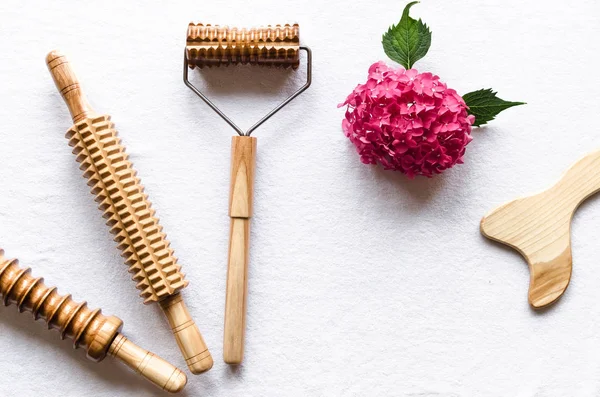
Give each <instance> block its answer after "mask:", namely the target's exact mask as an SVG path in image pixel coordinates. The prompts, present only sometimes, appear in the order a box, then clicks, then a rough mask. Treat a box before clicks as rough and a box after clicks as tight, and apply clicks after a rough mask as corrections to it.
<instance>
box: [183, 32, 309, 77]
mask: <svg viewBox="0 0 600 397" xmlns="http://www.w3.org/2000/svg"><path fill="white" fill-rule="evenodd" d="M299 51H300V28H299V26H298V25H297V24H294V25H288V24H286V25H274V26H271V25H269V26H267V27H260V28H250V29H238V28H229V27H228V26H219V25H214V26H213V25H204V24H201V23H199V24H194V23H190V24H189V26H188V32H187V40H186V56H187V59H188V64H189V66H190V67H191V68H194V67H195V66H198V67H201V68H202V67H205V66H221V65H230V64H237V63H241V64H252V65H262V66H278V67H284V68H288V67H291V68H293V69H297V68H298V66H299V65H300V56H299Z"/></svg>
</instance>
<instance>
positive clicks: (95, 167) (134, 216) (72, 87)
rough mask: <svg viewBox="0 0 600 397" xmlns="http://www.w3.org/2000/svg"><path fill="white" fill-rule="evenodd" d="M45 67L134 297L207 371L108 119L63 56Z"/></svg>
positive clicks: (160, 239)
mask: <svg viewBox="0 0 600 397" xmlns="http://www.w3.org/2000/svg"><path fill="white" fill-rule="evenodd" d="M46 62H47V64H48V69H49V70H50V73H51V74H52V77H53V78H54V82H55V83H56V87H57V88H58V90H59V91H60V93H61V95H62V97H63V99H64V100H65V103H66V104H67V106H68V108H69V111H70V112H71V116H72V117H73V122H74V123H75V125H74V126H73V127H71V128H70V129H69V131H68V132H67V138H68V139H69V145H70V146H72V147H74V149H73V153H74V154H75V155H76V156H77V161H78V162H80V163H81V167H80V168H81V170H83V175H84V177H85V178H87V179H88V185H89V186H90V187H91V192H92V194H93V195H94V196H96V202H98V203H99V207H98V208H99V209H100V210H101V211H102V212H103V216H104V218H105V219H107V221H106V224H107V225H108V226H109V227H110V232H111V233H112V234H114V235H115V238H114V240H115V241H116V242H117V246H118V248H119V249H120V250H121V251H122V256H123V258H125V263H126V264H127V265H128V266H129V271H130V273H132V274H133V280H135V281H136V282H137V285H136V287H137V288H138V289H139V290H141V293H140V296H141V297H142V298H144V303H145V304H148V303H151V302H159V303H160V307H161V308H162V309H163V311H164V312H165V315H166V316H167V319H168V320H169V323H170V325H171V329H172V331H173V334H174V335H175V338H176V340H177V344H178V345H179V348H180V349H181V352H182V353H183V356H184V358H185V360H186V363H187V365H188V367H189V369H190V371H191V372H192V373H194V374H199V373H202V372H204V371H207V370H209V369H210V368H211V367H212V365H213V359H212V357H211V355H210V352H209V351H208V348H207V347H206V344H205V343H204V340H203V339H202V335H201V334H200V331H199V330H198V327H197V326H196V324H195V323H194V320H192V318H191V316H190V314H189V312H188V309H187V307H186V305H185V303H184V302H183V298H182V296H181V294H180V291H181V290H182V289H183V288H184V287H186V286H187V284H188V282H187V281H186V280H185V276H184V274H183V273H181V270H180V266H179V265H178V264H177V259H176V258H175V257H174V256H173V250H172V249H171V248H170V243H169V241H167V239H166V235H165V234H164V233H163V232H162V226H160V225H159V222H158V218H156V217H155V216H154V210H153V209H152V207H151V204H150V202H149V201H148V196H147V195H146V194H145V193H144V188H143V187H142V185H141V184H140V180H139V178H137V177H136V174H137V173H136V172H135V171H134V170H133V166H132V164H131V162H130V161H129V160H128V155H127V154H126V153H125V148H124V147H123V146H122V145H121V141H120V139H119V138H118V137H117V131H116V130H115V128H114V124H113V123H112V122H111V119H110V116H108V115H99V114H97V113H96V112H95V111H94V110H92V108H91V106H90V105H89V103H88V102H87V99H86V98H85V96H84V95H83V92H82V90H81V87H80V85H79V81H78V80H77V78H76V76H75V74H74V72H73V70H72V69H71V66H70V64H69V62H68V61H67V59H66V58H65V56H64V55H62V54H60V53H59V52H57V51H52V52H51V53H50V54H48V57H47V58H46Z"/></svg>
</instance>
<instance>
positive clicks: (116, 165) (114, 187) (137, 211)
mask: <svg viewBox="0 0 600 397" xmlns="http://www.w3.org/2000/svg"><path fill="white" fill-rule="evenodd" d="M67 138H68V139H69V145H70V146H72V147H73V148H74V149H73V153H74V154H75V155H76V156H77V161H78V162H79V163H81V166H80V169H81V170H83V176H84V177H85V178H87V179H88V185H89V186H90V187H91V192H92V194H93V195H95V196H96V202H98V204H99V205H98V208H99V209H100V210H101V211H102V212H103V216H104V218H105V219H106V224H107V225H108V226H109V227H110V232H111V233H112V234H114V235H115V237H114V240H115V241H116V242H117V246H118V248H119V249H120V250H121V256H123V258H124V259H125V264H126V265H128V266H129V272H130V273H132V274H133V279H134V280H135V281H136V282H137V285H136V287H137V288H138V289H139V290H140V291H141V293H140V296H141V297H142V298H144V303H150V302H156V301H160V300H162V299H164V298H166V297H168V296H170V295H173V294H175V293H176V292H178V291H179V290H181V289H182V288H184V287H186V286H187V281H186V280H185V275H184V274H183V273H181V271H180V269H181V266H179V265H178V264H177V258H175V256H173V250H172V249H171V248H170V243H169V241H167V239H166V235H165V234H164V233H163V232H162V226H160V225H159V222H158V219H157V218H156V217H155V216H154V210H153V209H152V207H151V204H150V202H149V201H148V196H147V195H146V194H145V193H144V187H143V186H142V185H141V184H140V180H139V178H138V177H137V176H136V172H135V171H134V170H133V168H132V164H131V162H130V161H129V159H128V155H127V153H125V148H124V147H123V146H122V145H121V140H120V139H119V138H118V137H117V131H116V130H115V128H114V124H113V123H112V122H111V121H110V116H108V115H103V116H98V117H94V118H86V119H83V120H81V121H79V122H78V123H76V124H75V125H74V126H73V127H71V129H70V130H69V131H68V132H67Z"/></svg>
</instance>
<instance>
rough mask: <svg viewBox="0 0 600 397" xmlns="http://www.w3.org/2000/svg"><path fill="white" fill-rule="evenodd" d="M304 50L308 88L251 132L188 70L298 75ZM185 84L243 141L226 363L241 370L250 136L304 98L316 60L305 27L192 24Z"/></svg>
mask: <svg viewBox="0 0 600 397" xmlns="http://www.w3.org/2000/svg"><path fill="white" fill-rule="evenodd" d="M300 50H304V51H306V53H307V72H306V77H307V81H306V83H305V84H304V85H303V86H302V87H300V88H299V89H298V90H297V91H296V92H295V93H293V94H292V95H291V96H290V97H288V98H287V99H286V100H285V101H283V102H282V103H281V104H280V105H279V106H277V107H276V108H275V109H273V110H272V111H271V112H269V113H268V114H267V115H266V116H264V117H263V118H262V119H260V120H259V121H258V122H257V123H256V124H254V125H253V126H252V127H251V128H250V129H249V130H247V131H246V132H244V131H242V130H241V129H240V128H239V127H238V126H237V125H236V124H235V123H234V122H233V121H231V120H230V119H229V118H228V117H227V116H226V115H225V114H224V113H223V112H222V111H221V110H219V108H217V106H215V104H213V103H212V102H211V101H210V100H209V99H208V98H207V97H206V96H205V95H204V94H203V93H202V92H200V91H199V90H198V89H197V88H196V87H195V86H194V85H192V84H191V83H190V81H189V79H188V68H190V69H193V68H195V67H196V66H198V67H200V68H203V67H205V66H208V67H212V66H222V65H232V64H250V65H259V66H274V67H283V68H292V69H297V68H298V66H299V65H300ZM183 80H184V82H185V84H186V85H187V86H188V87H189V88H190V89H191V90H192V91H194V92H195V93H196V94H197V95H198V96H199V97H200V98H201V99H202V100H203V101H204V102H206V103H207V104H208V105H209V106H210V107H211V108H212V109H213V110H214V111H215V112H217V114H219V116H221V117H222V118H223V120H225V121H226V122H227V123H228V124H229V125H230V126H231V127H232V128H233V129H234V130H235V131H236V132H237V133H238V135H239V136H234V137H233V138H232V141H231V186H230V193H229V216H230V217H231V221H230V234H229V261H228V262H229V263H228V267H227V293H226V301H225V328H224V337H223V358H224V360H225V362H227V363H229V364H240V363H241V362H242V359H243V355H244V333H245V328H246V326H245V323H246V302H247V288H248V257H249V252H250V251H249V248H250V217H251V216H252V201H253V198H252V197H253V186H254V169H255V164H256V138H254V137H251V136H250V134H251V133H252V131H254V130H255V129H256V128H258V127H259V126H260V125H261V124H262V123H264V122H265V121H267V120H268V119H269V118H270V117H271V116H273V115H274V114H275V113H277V112H278V111H279V110H281V108H283V107H284V106H285V105H287V104H288V103H289V102H290V101H292V100H293V99H294V98H296V97H297V96H298V95H300V94H301V93H302V92H304V91H305V90H306V89H307V88H308V87H309V86H310V84H311V81H312V54H311V51H310V49H309V48H308V47H302V46H300V36H299V27H298V25H297V24H295V25H275V26H268V27H263V28H252V29H237V28H229V27H221V26H218V25H215V26H211V25H203V24H193V23H190V24H189V26H188V31H187V40H186V49H185V56H184V65H183Z"/></svg>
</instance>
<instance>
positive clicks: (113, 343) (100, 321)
mask: <svg viewBox="0 0 600 397" xmlns="http://www.w3.org/2000/svg"><path fill="white" fill-rule="evenodd" d="M0 298H2V301H3V303H4V306H8V305H9V304H15V305H16V306H17V309H18V310H19V312H24V311H28V312H31V313H32V314H33V318H34V320H37V319H39V318H42V319H44V320H45V321H46V323H47V324H48V329H50V328H54V329H56V330H58V331H59V332H60V336H61V338H62V339H65V338H69V339H71V340H72V341H73V346H74V347H75V348H79V347H81V348H83V349H85V350H86V352H87V357H88V358H89V359H90V360H92V361H101V360H103V359H104V358H105V357H106V355H107V354H108V355H110V356H113V357H116V358H118V359H119V360H121V361H122V362H123V363H124V364H125V365H127V366H128V367H130V368H131V369H133V370H134V371H135V372H137V373H138V374H140V375H142V376H143V377H145V378H146V379H148V380H149V381H150V382H152V383H154V384H155V385H156V386H158V387H160V388H161V389H163V390H166V391H168V392H170V393H177V392H179V391H181V390H183V388H184V387H185V384H186V382H187V378H186V376H185V374H184V373H183V372H181V371H180V370H179V369H177V368H176V367H174V366H173V365H171V364H170V363H168V362H166V361H165V360H163V359H162V358H160V357H158V356H156V355H154V354H153V353H151V352H149V351H147V350H145V349H142V348H141V347H139V346H137V345H136V344H134V343H133V342H131V341H130V340H129V339H127V338H126V337H125V336H123V335H122V334H121V333H120V331H121V327H122V326H123V321H121V319H119V318H118V317H114V316H109V317H106V316H104V315H103V314H102V311H101V310H100V309H96V310H91V309H89V308H88V307H87V304H86V302H83V303H77V302H74V301H73V300H72V299H71V295H64V296H62V295H59V294H58V292H57V290H56V287H53V288H49V287H46V286H45V285H44V279H43V278H34V277H33V276H32V275H31V269H29V268H22V267H19V265H18V261H17V260H16V259H13V260H7V259H5V258H4V251H3V250H1V249H0Z"/></svg>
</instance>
